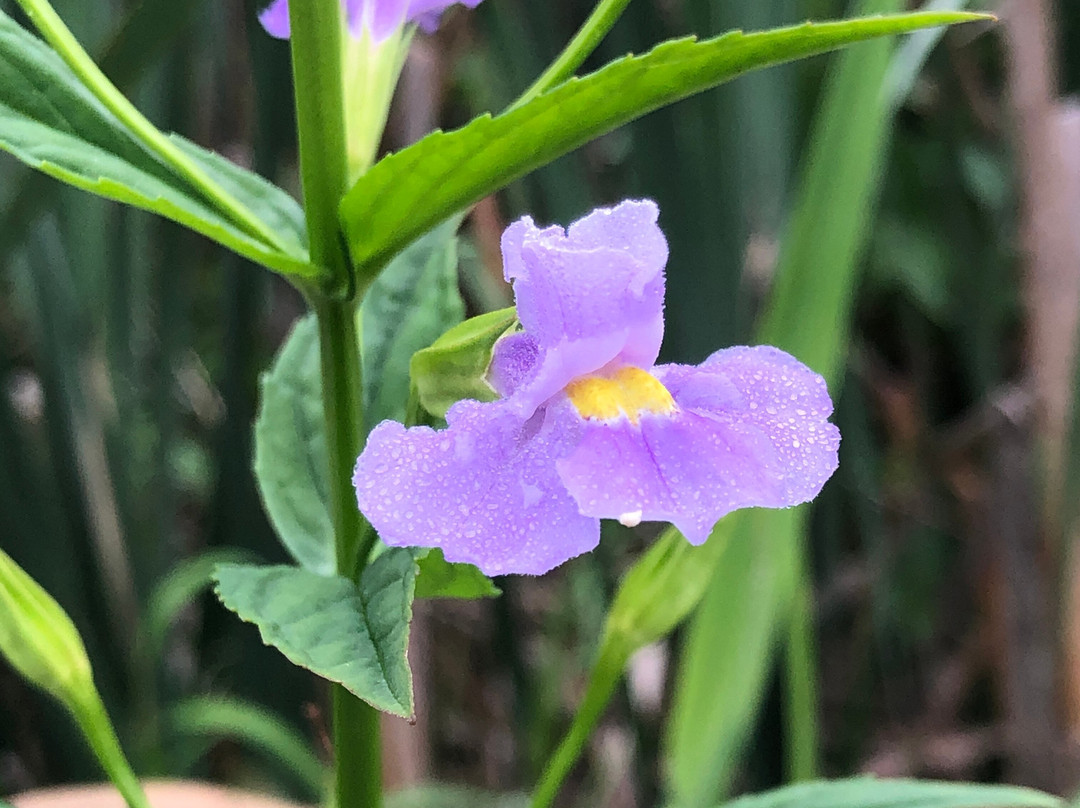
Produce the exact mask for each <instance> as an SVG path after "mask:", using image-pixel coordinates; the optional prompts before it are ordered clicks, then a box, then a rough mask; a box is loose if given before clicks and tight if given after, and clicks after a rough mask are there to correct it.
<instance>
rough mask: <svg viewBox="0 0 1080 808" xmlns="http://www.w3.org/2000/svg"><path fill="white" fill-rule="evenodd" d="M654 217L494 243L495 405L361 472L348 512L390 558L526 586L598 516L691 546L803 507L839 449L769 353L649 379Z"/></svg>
mask: <svg viewBox="0 0 1080 808" xmlns="http://www.w3.org/2000/svg"><path fill="white" fill-rule="evenodd" d="M657 217H658V211H657V208H656V206H655V204H653V203H652V202H648V201H631V202H624V203H622V204H620V205H618V206H616V207H613V208H607V209H600V210H597V211H594V212H593V213H592V214H590V215H589V216H587V217H585V218H584V219H582V220H580V221H578V222H575V223H574V224H572V225H571V226H570V227H569V228H568V229H567V230H566V231H563V230H562V229H561V228H558V227H552V228H547V229H544V230H541V229H539V228H537V227H536V226H535V225H534V224H533V222H532V220H531V219H528V218H525V219H522V220H520V221H518V222H515V223H514V224H512V225H511V226H510V227H509V228H507V230H506V232H505V234H504V235H503V240H502V247H503V257H504V261H505V274H506V277H507V280H510V281H513V283H514V293H515V297H516V299H517V304H518V316H519V318H520V320H521V323H522V326H523V330H522V331H520V332H517V333H514V334H511V335H509V336H507V337H504V338H503V339H502V340H500V341H499V342H498V343H496V346H495V350H494V352H493V356H492V362H491V366H490V369H489V378H490V380H491V383H492V386H493V387H494V388H495V389H496V390H497V392H499V394H500V395H501V396H502V398H501V399H499V400H498V401H495V402H492V403H489V404H480V403H478V402H474V401H463V402H459V403H458V404H457V405H455V406H454V407H453V408H451V410H450V412H449V413H448V414H447V423H448V428H447V430H445V431H442V432H435V431H433V430H430V429H427V428H416V429H410V430H405V429H404V428H403V427H401V425H400V424H394V423H391V422H384V423H383V424H380V425H379V426H378V427H376V429H375V430H374V431H373V432H372V434H371V436H370V438H369V441H368V445H367V447H366V448H365V450H364V453H363V454H362V455H361V457H360V459H359V460H358V462H357V470H356V477H355V482H356V485H357V496H358V501H359V504H360V508H361V510H362V511H363V512H364V513H365V515H366V516H367V517H368V518H369V519H370V521H371V522H372V524H373V525H374V526H375V527H376V529H377V530H378V531H379V532H380V534H381V535H382V537H383V539H384V540H385V541H386V542H387V543H388V544H393V545H406V546H408V545H423V546H438V547H441V548H442V549H443V551H444V554H445V556H446V558H447V559H449V560H452V561H468V562H471V563H474V564H476V565H478V566H479V567H480V568H481V569H483V570H484V571H485V572H488V573H489V574H496V573H507V572H517V573H531V574H538V573H542V572H545V571H547V570H548V569H550V568H552V567H554V566H556V565H558V564H560V563H562V562H563V561H565V560H567V559H568V558H571V557H573V556H575V555H578V554H579V553H582V552H586V551H588V550H590V549H592V547H594V546H595V545H596V542H597V541H598V538H599V521H598V520H599V518H613V519H619V520H620V521H622V522H624V523H625V524H637V523H638V522H639V521H641V520H643V519H644V520H665V521H671V522H672V523H673V524H675V526H676V527H678V528H679V529H680V530H682V532H683V533H684V534H685V535H686V536H687V538H688V539H690V540H691V541H693V542H695V543H700V542H701V541H704V540H705V538H706V537H707V536H708V533H709V532H710V530H711V529H712V527H713V525H714V524H715V522H716V521H717V520H718V519H719V518H720V517H721V516H723V515H724V514H726V513H728V512H729V511H731V510H734V509H736V508H741V507H748V506H755V505H756V506H765V507H786V506H790V505H795V504H798V503H800V502H804V501H806V500H808V499H810V498H812V497H813V496H815V495H816V493H817V491H818V490H819V489H820V488H821V486H822V485H823V484H824V482H825V480H827V479H828V477H829V476H830V475H831V474H832V472H833V470H834V469H835V468H836V451H837V446H838V443H839V433H838V432H837V431H836V427H835V426H833V425H832V424H830V423H828V421H827V418H828V416H829V414H830V413H831V411H832V402H831V401H830V400H829V396H828V392H827V390H826V389H825V384H824V381H823V380H822V379H821V377H820V376H818V375H817V374H815V373H813V372H812V371H810V370H809V369H808V368H806V367H805V366H803V365H802V364H800V363H799V362H798V361H796V360H795V359H794V358H793V357H791V356H789V355H788V354H785V353H783V352H782V351H779V350H777V349H775V348H768V347H760V348H746V347H739V348H730V349H727V350H724V351H719V352H717V353H716V354H714V355H713V356H711V357H709V358H708V359H707V360H706V361H705V362H703V363H702V364H701V365H699V366H697V367H690V366H685V365H661V366H654V362H655V360H656V356H657V353H658V352H659V348H660V341H661V339H662V336H663V294H664V264H665V263H666V260H667V244H666V241H665V240H664V237H663V234H662V233H661V232H660V230H659V228H658V227H657V225H656V221H657ZM395 455H396V457H397V459H396V460H395Z"/></svg>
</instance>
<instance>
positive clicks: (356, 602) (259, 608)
mask: <svg viewBox="0 0 1080 808" xmlns="http://www.w3.org/2000/svg"><path fill="white" fill-rule="evenodd" d="M214 577H215V579H216V580H217V588H216V592H217V595H218V597H219V598H220V599H221V602H222V603H224V604H225V606H226V607H228V608H229V609H231V610H232V611H234V612H236V613H237V614H238V615H239V616H240V618H241V619H242V620H245V621H247V622H249V623H254V624H255V625H256V626H258V628H259V633H260V634H261V635H262V638H263V642H265V643H267V644H268V645H272V646H274V647H275V648H277V649H278V650H279V651H281V652H282V653H283V654H284V655H285V656H286V657H288V658H289V660H291V661H292V662H293V663H295V664H297V665H299V666H300V667H302V668H307V669H308V670H310V671H312V672H313V673H316V674H318V675H319V676H321V677H323V678H324V679H328V680H329V681H331V682H337V683H338V684H340V685H342V686H343V687H345V689H347V690H349V691H350V692H352V693H353V694H354V695H356V696H357V697H358V698H360V699H363V700H364V701H366V702H367V703H368V704H370V705H371V706H372V707H375V708H376V709H379V710H383V711H384V712H388V713H393V714H394V715H399V716H402V717H405V718H411V717H412V714H413V695H412V673H411V671H410V670H409V663H408V660H407V659H406V656H405V654H406V650H407V648H408V643H409V620H410V618H411V617H412V601H413V592H414V587H415V583H416V563H415V561H414V560H413V556H412V553H411V552H410V551H408V550H404V549H400V548H391V549H388V550H386V551H385V552H383V553H382V554H381V555H380V556H379V557H378V558H376V559H375V560H374V561H373V562H372V563H371V564H370V565H369V566H368V567H367V568H365V569H364V572H363V574H362V575H361V577H360V584H359V586H356V585H354V584H353V583H352V582H351V581H348V580H346V579H345V578H341V577H338V576H324V575H319V574H317V573H314V572H311V571H309V570H304V569H299V568H297V567H284V566H278V567H254V566H247V565H241V564H222V565H220V566H219V567H218V568H217V571H216V572H215V574H214Z"/></svg>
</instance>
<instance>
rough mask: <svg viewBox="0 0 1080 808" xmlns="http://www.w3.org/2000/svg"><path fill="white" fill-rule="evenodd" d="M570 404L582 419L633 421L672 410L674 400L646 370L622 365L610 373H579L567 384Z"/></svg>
mask: <svg viewBox="0 0 1080 808" xmlns="http://www.w3.org/2000/svg"><path fill="white" fill-rule="evenodd" d="M566 395H567V397H568V398H569V399H570V403H571V404H573V405H574V407H575V409H577V411H578V415H580V416H581V417H582V418H585V419H588V420H593V421H611V420H615V419H617V418H621V417H625V418H628V419H629V420H630V422H631V423H634V424H636V423H637V422H638V420H639V419H640V417H641V413H643V412H647V413H656V414H664V413H670V412H672V411H674V410H675V400H674V399H673V398H672V397H671V393H669V392H668V390H667V388H666V387H664V385H663V384H661V383H660V381H659V380H658V379H657V378H656V377H655V376H653V375H652V374H651V373H649V372H648V371H645V370H642V369H641V368H636V367H632V366H629V365H627V366H625V367H621V368H619V369H618V370H616V371H615V372H614V373H611V374H609V375H603V376H601V375H597V376H582V377H580V378H577V379H574V381H572V382H570V384H568V385H567V386H566Z"/></svg>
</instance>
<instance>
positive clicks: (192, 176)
mask: <svg viewBox="0 0 1080 808" xmlns="http://www.w3.org/2000/svg"><path fill="white" fill-rule="evenodd" d="M18 3H19V5H20V6H21V7H22V9H23V11H24V12H26V16H27V17H29V18H30V20H31V21H32V22H33V23H34V25H35V26H36V27H37V29H38V31H40V32H41V35H42V36H43V37H44V38H45V40H46V41H47V42H48V43H49V44H50V45H52V47H53V48H54V49H55V50H56V51H57V53H59V55H60V57H61V58H62V59H63V60H64V62H65V63H66V64H67V66H68V67H70V68H71V69H72V71H74V73H75V75H76V76H78V77H79V78H80V79H81V80H82V82H83V84H85V85H86V87H87V89H89V90H90V92H92V93H93V94H94V96H95V97H96V98H97V99H98V100H99V101H100V102H101V103H102V104H104V105H105V107H106V108H107V109H108V110H109V111H110V112H111V113H112V114H113V115H115V116H116V117H117V118H119V119H120V121H121V122H122V123H123V124H124V125H125V126H127V127H128V129H129V130H130V131H131V133H132V134H133V135H134V136H135V137H136V138H138V140H139V142H141V143H142V144H143V146H145V147H146V148H147V149H149V150H150V151H151V152H152V153H153V154H156V155H157V156H158V157H159V158H160V159H161V160H163V161H164V162H165V163H166V164H168V165H169V166H171V167H172V168H173V169H174V170H175V171H176V172H177V173H178V174H179V175H180V176H182V177H183V178H184V179H186V180H187V181H188V182H190V183H191V184H192V185H193V186H195V187H196V188H198V189H199V191H201V192H202V193H203V195H204V196H205V197H206V198H207V200H209V201H210V202H212V203H213V204H214V205H215V206H217V208H218V209H219V210H220V211H221V212H222V213H224V214H225V215H226V216H228V217H229V218H230V219H232V221H233V222H234V223H235V224H236V225H237V226H238V227H240V228H242V229H243V230H245V231H246V232H247V233H248V234H249V235H251V236H252V237H254V238H257V239H259V240H261V241H263V242H264V243H266V244H268V245H269V246H271V247H273V248H275V249H277V250H280V251H281V252H283V253H287V254H295V253H296V252H297V250H298V249H299V246H298V245H295V244H289V243H287V242H285V241H283V240H282V239H281V236H280V235H278V234H277V233H275V232H274V230H273V229H271V228H270V227H269V225H267V224H266V222H264V221H262V220H261V219H259V218H258V217H257V216H256V215H255V214H253V213H252V212H251V211H250V210H249V209H248V208H247V207H245V206H244V205H243V204H242V203H241V202H240V201H238V200H237V199H235V198H234V197H233V196H232V195H231V194H230V193H229V192H228V191H226V190H225V189H224V188H222V187H221V186H220V185H219V184H218V183H217V182H215V181H214V179H213V178H212V177H211V176H210V175H209V174H207V173H206V172H205V171H204V170H203V169H202V168H201V167H200V166H199V165H198V164H197V163H195V161H194V160H192V159H191V158H190V157H188V156H187V155H186V154H185V153H184V152H183V151H182V150H181V149H180V148H179V147H178V146H177V145H176V143H174V142H173V141H172V140H171V139H170V138H169V137H168V135H166V134H164V133H163V132H162V131H161V130H160V129H158V128H157V127H156V126H154V125H153V124H152V123H150V121H148V120H147V119H146V116H145V115H143V114H142V113H141V112H139V110H138V109H136V108H135V105H134V104H132V103H131V102H130V101H128V100H127V98H125V97H124V94H123V93H121V92H120V90H118V89H117V87H116V85H115V84H113V83H112V82H111V81H109V78H108V77H107V76H106V75H105V74H104V73H102V72H101V70H100V68H98V66H97V65H96V64H95V63H94V60H93V59H91V58H90V55H89V54H88V53H87V52H86V51H85V50H84V49H83V47H82V45H80V44H79V41H78V40H77V39H76V38H75V36H74V35H73V34H72V33H71V31H70V30H69V29H68V27H67V26H66V25H64V21H63V20H61V19H60V16H59V15H58V14H57V13H56V11H55V10H53V7H52V6H50V5H49V3H48V0H18Z"/></svg>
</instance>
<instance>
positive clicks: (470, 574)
mask: <svg viewBox="0 0 1080 808" xmlns="http://www.w3.org/2000/svg"><path fill="white" fill-rule="evenodd" d="M415 554H416V566H417V576H416V597H417V598H455V599H458V600H475V599H477V598H495V597H498V596H499V595H501V594H502V590H501V589H499V587H497V586H495V584H494V583H493V582H492V580H491V579H490V578H488V577H487V576H486V575H484V573H482V572H481V571H480V570H479V569H478V568H477V567H475V566H473V565H472V564H458V563H453V562H450V561H447V560H446V557H445V556H444V555H443V551H442V550H440V549H438V548H435V549H430V550H427V549H419V550H417V551H416V553H415Z"/></svg>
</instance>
